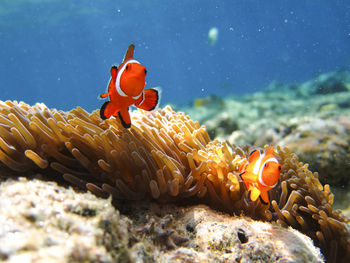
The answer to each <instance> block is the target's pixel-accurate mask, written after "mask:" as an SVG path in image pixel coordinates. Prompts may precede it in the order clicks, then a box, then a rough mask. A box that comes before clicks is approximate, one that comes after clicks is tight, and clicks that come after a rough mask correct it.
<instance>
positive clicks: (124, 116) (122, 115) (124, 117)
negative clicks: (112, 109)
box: [118, 107, 131, 129]
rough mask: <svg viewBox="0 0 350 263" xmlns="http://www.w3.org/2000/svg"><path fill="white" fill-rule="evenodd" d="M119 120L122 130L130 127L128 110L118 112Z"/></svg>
mask: <svg viewBox="0 0 350 263" xmlns="http://www.w3.org/2000/svg"><path fill="white" fill-rule="evenodd" d="M118 116H119V119H120V121H121V123H122V125H123V127H124V128H126V129H128V128H130V126H131V119H130V113H129V108H128V107H127V108H125V109H121V110H120V111H119V112H118Z"/></svg>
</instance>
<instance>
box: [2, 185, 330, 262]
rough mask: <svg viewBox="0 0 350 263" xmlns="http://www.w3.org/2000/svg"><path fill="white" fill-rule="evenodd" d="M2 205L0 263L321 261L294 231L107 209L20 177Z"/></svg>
mask: <svg viewBox="0 0 350 263" xmlns="http://www.w3.org/2000/svg"><path fill="white" fill-rule="evenodd" d="M0 207H1V211H2V212H1V214H0V225H1V226H2V227H1V228H0V231H1V232H0V243H1V246H0V260H1V261H2V262H29V261H35V262H82V261H84V262H276V261H279V262H324V260H323V257H322V255H321V253H320V250H319V249H318V248H316V247H315V246H313V243H312V240H311V239H310V238H309V237H307V236H305V235H303V234H301V233H299V232H298V231H296V230H293V229H292V228H288V229H286V228H282V227H280V226H278V225H276V224H271V223H264V222H258V221H254V220H252V219H250V218H248V217H243V216H241V217H237V216H229V215H227V214H222V213H220V212H216V211H214V210H211V209H210V208H208V207H207V206H205V205H194V206H186V207H181V206H175V205H171V204H167V205H161V204H156V203H143V202H134V203H132V204H130V203H128V204H123V203H122V202H120V203H117V204H114V206H113V205H112V203H111V198H109V199H101V198H98V197H96V196H95V195H92V194H90V193H79V192H76V191H75V190H74V189H72V188H69V189H67V188H64V187H61V186H58V185H57V184H56V183H53V182H43V181H41V180H36V179H34V180H28V179H25V178H19V179H18V180H12V179H10V180H7V181H5V182H2V183H1V184H0ZM115 207H117V208H118V209H119V210H120V211H118V210H117V209H116V208H115Z"/></svg>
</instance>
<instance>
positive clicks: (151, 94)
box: [135, 88, 161, 111]
mask: <svg viewBox="0 0 350 263" xmlns="http://www.w3.org/2000/svg"><path fill="white" fill-rule="evenodd" d="M160 92H161V91H160V89H159V88H152V89H145V90H144V91H143V94H142V96H141V97H140V99H139V101H137V102H136V103H135V106H136V107H137V108H139V109H143V110H147V111H151V110H154V109H155V108H157V107H158V105H159V102H160Z"/></svg>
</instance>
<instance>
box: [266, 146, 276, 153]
mask: <svg viewBox="0 0 350 263" xmlns="http://www.w3.org/2000/svg"><path fill="white" fill-rule="evenodd" d="M265 154H266V155H269V154H271V155H273V154H274V152H273V146H272V145H269V146H268V147H267V148H266V151H265Z"/></svg>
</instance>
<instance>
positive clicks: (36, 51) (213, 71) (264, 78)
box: [0, 0, 350, 111]
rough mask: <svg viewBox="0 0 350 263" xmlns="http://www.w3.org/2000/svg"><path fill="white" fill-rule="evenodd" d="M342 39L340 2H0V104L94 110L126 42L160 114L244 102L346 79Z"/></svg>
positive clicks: (348, 23)
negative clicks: (278, 86) (199, 100)
mask: <svg viewBox="0 0 350 263" xmlns="http://www.w3.org/2000/svg"><path fill="white" fill-rule="evenodd" d="M212 27H216V28H217V29H218V32H219V34H218V38H217V42H216V44H215V45H210V44H209V42H208V31H209V30H210V28H212ZM349 34H350V2H349V1H347V0H343V1H340V0H332V1H330V0H317V1H302V0H300V1H286V0H279V1H263V0H261V1H258V0H255V1H253V0H241V1H238V0H237V1H222V0H220V1H218V0H217V1H215V0H177V1H166V0H149V1H146V0H145V1H131V0H118V1H115V0H99V1H92V0H75V1H73V0H51V1H49V0H1V1H0V91H1V95H0V99H1V100H7V99H11V100H14V99H16V100H23V101H25V102H27V103H29V104H33V103H35V102H44V103H46V104H47V105H48V106H49V107H55V108H58V109H63V110H69V109H71V108H73V107H76V106H77V105H79V106H82V107H83V108H85V109H87V110H89V111H91V110H94V109H96V108H99V107H100V106H101V105H102V103H103V102H102V101H100V100H97V95H98V94H99V93H103V92H104V91H105V90H106V86H107V82H108V80H109V77H110V75H109V70H110V66H111V65H112V64H114V63H116V64H119V63H120V62H121V61H122V59H123V56H124V53H125V51H126V48H127V47H128V45H129V44H130V43H134V44H135V45H136V50H135V58H136V59H137V60H139V61H140V62H141V63H142V64H143V65H145V66H146V67H147V70H148V75H147V87H155V86H160V87H161V88H162V101H161V104H162V105H165V104H167V103H175V104H184V103H187V102H189V101H191V100H193V99H194V98H196V97H205V96H208V95H218V96H227V95H231V94H236V95H240V94H244V93H251V92H255V91H258V90H261V89H264V88H265V87H266V86H267V85H268V84H269V83H270V82H271V81H273V80H278V81H280V82H301V81H304V80H307V79H310V78H313V77H315V76H317V75H319V74H320V73H322V72H327V71H335V70H344V69H345V70H348V69H349V68H350V35H349Z"/></svg>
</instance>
